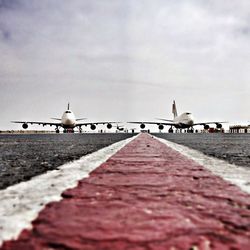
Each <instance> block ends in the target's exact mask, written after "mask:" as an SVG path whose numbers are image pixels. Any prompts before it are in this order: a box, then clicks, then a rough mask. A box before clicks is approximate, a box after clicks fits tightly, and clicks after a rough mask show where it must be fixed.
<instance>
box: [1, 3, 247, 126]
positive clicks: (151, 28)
mask: <svg viewBox="0 0 250 250" xmlns="http://www.w3.org/2000/svg"><path fill="white" fill-rule="evenodd" d="M249 45H250V2H249V1H248V0H237V1H231V0H186V1H185V0H179V1H176V0H154V1H152V0H137V1H134V0H126V1H124V0H71V1H68V0H0V54H1V61H0V103H1V110H2V115H1V123H0V129H16V128H20V125H16V124H10V121H11V120H23V119H24V120H42V121H49V118H50V117H55V116H58V117H60V116H61V114H62V112H63V111H64V110H65V108H66V105H67V102H68V101H70V102H71V108H72V110H73V111H74V112H75V114H76V115H77V116H78V117H88V118H89V119H90V120H95V121H97V120H140V119H145V120H153V118H155V117H165V118H171V117H172V114H171V104H172V100H173V99H175V100H176V102H177V109H178V111H179V112H184V111H191V112H192V113H193V114H194V116H195V118H196V121H197V122H203V121H206V120H209V121H213V120H218V119H219V120H229V121H232V123H234V122H238V121H245V122H246V123H247V121H249V120H250V113H249V106H250V99H249V96H250V73H249V72H250V48H249Z"/></svg>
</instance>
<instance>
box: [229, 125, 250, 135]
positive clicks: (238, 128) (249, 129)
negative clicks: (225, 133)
mask: <svg viewBox="0 0 250 250" xmlns="http://www.w3.org/2000/svg"><path fill="white" fill-rule="evenodd" d="M229 132H230V133H232V134H238V133H250V125H248V126H242V125H234V126H230V127H229Z"/></svg>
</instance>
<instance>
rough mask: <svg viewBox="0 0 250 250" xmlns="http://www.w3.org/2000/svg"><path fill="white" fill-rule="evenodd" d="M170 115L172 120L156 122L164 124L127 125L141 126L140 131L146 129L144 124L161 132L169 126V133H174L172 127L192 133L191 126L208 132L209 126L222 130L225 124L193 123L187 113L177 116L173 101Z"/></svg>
mask: <svg viewBox="0 0 250 250" xmlns="http://www.w3.org/2000/svg"><path fill="white" fill-rule="evenodd" d="M172 113H173V116H174V119H173V120H168V119H158V120H161V121H164V122H129V123H137V124H141V125H140V127H141V129H144V128H145V127H146V125H145V124H156V125H158V128H159V130H162V129H163V128H164V126H170V128H169V130H168V132H169V133H173V132H174V131H173V127H175V128H177V129H188V132H190V133H193V132H194V129H193V126H197V125H203V126H204V129H205V130H208V129H209V125H210V124H215V125H216V128H217V129H222V123H226V122H200V123H195V122H194V118H193V116H192V114H191V113H189V112H185V113H182V114H181V115H179V116H178V114H177V108H176V104H175V101H173V106H172Z"/></svg>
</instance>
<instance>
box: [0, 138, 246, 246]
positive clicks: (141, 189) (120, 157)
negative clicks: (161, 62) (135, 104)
mask: <svg viewBox="0 0 250 250" xmlns="http://www.w3.org/2000/svg"><path fill="white" fill-rule="evenodd" d="M62 197H63V199H62V200H60V201H57V202H51V203H49V204H47V206H46V207H45V208H44V209H43V210H42V211H41V213H40V214H39V216H38V217H37V219H35V220H34V221H33V222H32V225H33V227H32V228H30V229H29V230H24V231H22V233H21V235H20V236H19V237H18V239H17V240H13V241H5V242H4V244H3V246H2V248H1V249H2V250H7V249H20V250H22V249H37V250H38V249H88V250H91V249H95V250H97V249H98V250H100V249H119V250H123V249H152V250H154V249H241V250H247V249H249V239H250V225H249V218H250V212H249V207H250V196H249V195H248V194H247V193H245V192H242V191H241V190H240V189H239V188H238V187H237V186H235V185H233V184H231V183H230V182H227V181H225V180H223V179H222V178H221V177H219V176H216V175H214V174H212V173H211V172H210V171H209V170H207V169H206V168H204V167H203V166H201V165H200V164H198V163H196V162H195V161H193V160H191V159H189V158H187V157H186V156H183V155H182V154H180V153H179V152H177V151H176V150H173V149H172V148H170V147H169V146H166V144H164V143H162V142H160V141H159V140H157V139H155V138H154V137H152V136H150V135H148V134H140V135H139V136H138V137H137V138H135V139H134V140H132V141H131V142H130V143H128V144H127V145H126V146H125V147H123V148H122V149H121V150H119V151H118V152H117V153H116V154H114V155H113V156H112V157H111V158H109V159H108V160H107V161H106V162H104V163H103V164H102V165H100V167H99V168H96V169H95V170H94V171H93V172H92V173H91V174H90V176H89V177H88V178H85V179H83V180H81V181H80V182H79V183H78V186H77V187H75V188H72V189H68V190H66V191H65V192H63V194H62Z"/></svg>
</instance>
